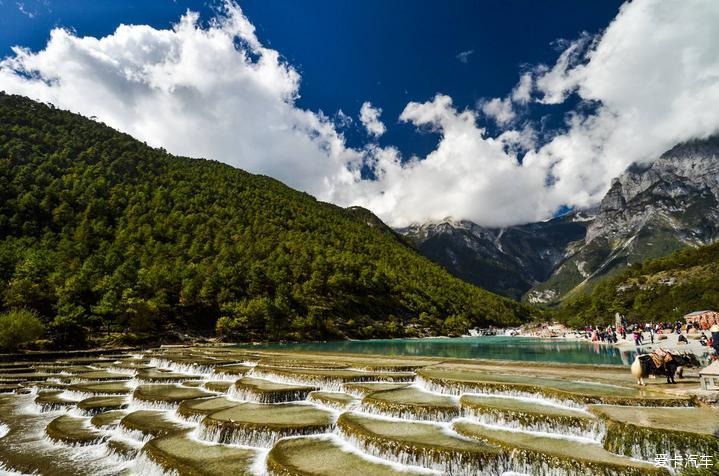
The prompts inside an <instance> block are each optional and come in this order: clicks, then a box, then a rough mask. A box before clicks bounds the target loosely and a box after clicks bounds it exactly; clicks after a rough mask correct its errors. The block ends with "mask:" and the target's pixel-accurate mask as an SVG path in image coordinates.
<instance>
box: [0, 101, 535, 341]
mask: <svg viewBox="0 0 719 476" xmlns="http://www.w3.org/2000/svg"><path fill="white" fill-rule="evenodd" d="M300 159H301V158H298V160H300ZM0 302H1V305H0V310H2V309H9V308H21V307H26V308H30V309H34V310H36V311H37V312H38V313H39V314H40V315H41V316H42V319H43V320H44V321H45V322H46V323H47V324H48V328H49V333H50V337H51V338H53V339H54V341H55V343H56V344H57V345H64V346H72V345H82V343H83V339H84V337H85V336H86V335H93V336H103V335H105V334H108V335H111V334H112V333H118V332H120V333H127V336H128V337H127V338H128V339H132V337H133V335H137V336H140V337H142V336H147V335H162V334H163V333H164V332H168V331H178V332H180V331H186V330H191V331H202V332H209V331H211V330H212V329H213V328H214V327H215V325H216V322H217V321H218V319H219V318H220V317H222V318H223V319H221V320H220V321H219V324H218V329H219V330H220V331H221V332H222V333H223V334H224V335H226V336H227V337H228V338H232V339H243V340H249V339H271V340H276V339H330V338H343V337H354V338H365V337H385V336H404V335H416V334H418V333H420V332H428V333H434V334H437V333H458V332H462V331H463V330H465V329H466V328H467V327H468V326H470V325H487V324H500V323H504V324H509V323H512V324H515V323H519V322H522V321H524V320H526V319H527V318H528V317H529V309H528V308H527V307H526V306H524V305H521V304H518V303H515V302H512V301H510V300H507V299H504V298H500V297H498V296H496V295H493V294H491V293H489V292H486V291H483V290H481V289H479V288H476V287H474V286H472V285H470V284H467V283H464V282H462V281H460V280H459V279H456V278H454V277H452V276H451V275H449V274H448V273H447V272H446V271H445V270H444V269H442V268H441V267H440V266H438V265H435V264H433V263H431V262H429V261H428V260H427V259H425V258H424V257H422V256H421V255H419V254H418V253H417V252H416V251H415V250H414V248H412V247H411V246H408V245H407V243H406V242H405V241H404V239H402V238H399V237H398V236H397V235H396V234H395V233H394V232H393V231H392V230H391V229H389V228H387V227H386V226H385V225H384V224H383V223H382V222H381V221H380V220H379V219H377V218H376V217H375V216H374V215H372V214H371V213H369V212H368V211H366V210H361V209H348V210H345V209H342V208H339V207H336V206H333V205H330V204H326V203H321V202H318V201H317V200H315V199H314V198H313V197H311V196H309V195H307V194H304V193H300V192H297V191H295V190H292V189H290V188H289V187H287V186H285V185H283V184H282V183H280V182H278V181H276V180H273V179H271V178H268V177H263V176H257V175H252V174H249V173H246V172H244V171H242V170H238V169H235V168H232V167H230V166H227V165H224V164H221V163H217V162H212V161H207V160H197V159H188V158H182V157H174V156H171V155H169V154H167V153H165V151H163V150H157V149H152V148H150V147H148V146H146V145H145V144H143V143H141V142H138V141H136V140H134V139H133V138H131V137H130V136H128V135H125V134H121V133H118V132H116V131H114V130H112V129H111V128H109V127H106V126H104V125H102V124H99V123H97V122H94V121H92V120H89V119H86V118H83V117H81V116H78V115H75V114H71V113H68V112H65V111H60V110H57V109H54V108H52V107H48V106H46V105H43V104H39V103H36V102H33V101H31V100H29V99H26V98H22V97H18V96H8V95H4V94H0Z"/></svg>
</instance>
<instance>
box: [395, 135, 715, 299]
mask: <svg viewBox="0 0 719 476" xmlns="http://www.w3.org/2000/svg"><path fill="white" fill-rule="evenodd" d="M718 177H719V136H712V137H709V138H707V139H700V140H692V141H688V142H686V143H683V144H678V145H676V146H674V147H672V148H671V149H670V150H668V151H667V152H665V153H663V154H662V155H661V156H660V157H659V158H657V159H656V160H655V161H653V162H650V163H646V164H632V165H631V166H630V167H628V168H627V170H626V171H625V172H624V173H622V174H621V175H620V176H619V177H617V178H616V179H614V180H613V182H612V185H611V186H610V189H609V191H608V192H607V194H606V195H605V196H604V198H603V199H602V201H601V202H600V204H599V205H597V206H596V207H595V208H593V209H590V210H586V211H577V212H572V213H569V214H567V215H564V216H562V217H558V218H554V219H551V220H547V221H545V222H538V223H530V224H526V225H519V226H514V227H507V228H504V229H492V228H484V227H481V226H480V225H477V224H475V223H472V222H463V224H462V226H461V227H457V226H454V224H456V223H459V222H457V221H452V220H451V219H448V220H444V221H442V222H441V226H435V225H434V224H425V225H419V226H417V225H415V226H413V227H407V228H404V229H400V230H399V231H400V232H401V233H404V234H406V235H407V236H409V237H410V238H412V239H413V241H414V242H415V243H416V245H417V246H418V248H419V249H420V251H422V252H423V253H424V254H425V256H427V257H429V258H430V259H433V260H434V261H436V262H438V263H440V264H442V265H443V266H445V267H446V268H447V269H448V270H450V272H452V273H453V274H455V275H456V276H459V277H461V278H463V279H465V280H468V281H470V282H473V283H475V284H478V285H480V286H484V287H487V288H488V289H491V290H492V291H494V292H497V293H499V294H503V295H505V296H509V297H513V298H515V299H518V298H521V299H524V300H527V301H529V302H531V303H535V304H556V303H558V302H559V301H561V300H562V299H564V298H565V297H566V296H569V295H572V294H574V293H579V292H584V291H586V290H589V289H591V287H592V286H594V285H595V284H596V282H597V281H599V280H600V279H602V278H604V277H605V276H611V275H613V274H615V273H618V272H620V271H621V270H622V269H624V268H625V267H626V266H628V265H630V264H634V263H640V262H642V261H644V260H646V259H652V258H658V257H661V256H666V255H668V254H670V253H671V252H673V251H676V250H678V249H680V248H682V247H684V246H701V245H706V244H710V243H713V242H715V241H716V240H717V239H719V178H718ZM567 222H571V223H573V224H574V225H576V228H575V229H574V230H573V233H571V234H569V235H567V236H565V237H563V239H559V240H552V239H551V237H552V236H553V235H552V232H553V231H554V230H553V227H554V226H557V224H561V223H564V224H566V223H567ZM581 228H584V233H583V232H582V229H581ZM466 229H472V230H474V232H473V235H472V236H474V237H476V239H468V236H467V234H466V233H465V232H464V231H462V230H466ZM508 230H509V231H510V236H511V233H512V231H514V233H519V232H520V231H524V232H526V233H530V234H532V233H534V234H535V235H536V237H537V239H538V242H535V243H534V246H530V247H529V248H525V249H521V250H517V249H512V248H511V247H510V248H508V247H507V246H505V243H504V242H502V240H500V241H496V240H495V241H494V242H493V241H492V240H488V239H483V238H482V237H483V235H491V236H495V237H497V236H499V237H502V236H505V234H506V233H507V231H508ZM565 231H566V230H565ZM510 243H511V240H510ZM507 251H509V252H507ZM451 256H454V257H464V261H463V262H461V261H459V260H456V259H455V260H454V261H453V260H452V259H449V257H451ZM537 261H539V262H541V263H543V264H544V265H545V266H547V267H545V268H544V270H545V274H541V273H539V274H538V273H537V271H536V269H535V268H532V267H530V266H528V265H527V263H533V262H537ZM507 266H509V269H507ZM546 271H549V272H548V273H547V272H546ZM492 276H494V277H499V280H497V279H494V280H493V278H492ZM512 279H515V281H512ZM507 283H511V284H510V285H509V286H507ZM516 283H519V286H515V285H514V284H516Z"/></svg>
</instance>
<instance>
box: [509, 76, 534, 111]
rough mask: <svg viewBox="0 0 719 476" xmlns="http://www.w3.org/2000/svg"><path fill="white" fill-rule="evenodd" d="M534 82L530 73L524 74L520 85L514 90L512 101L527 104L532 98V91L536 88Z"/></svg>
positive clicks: (520, 79)
mask: <svg viewBox="0 0 719 476" xmlns="http://www.w3.org/2000/svg"><path fill="white" fill-rule="evenodd" d="M533 82H534V80H533V79H532V75H531V74H530V73H524V74H523V75H522V76H520V78H519V83H517V85H516V86H515V87H514V89H513V90H512V96H511V97H512V101H514V102H516V103H519V104H526V103H528V102H529V100H530V99H531V98H532V89H533V88H534V84H533Z"/></svg>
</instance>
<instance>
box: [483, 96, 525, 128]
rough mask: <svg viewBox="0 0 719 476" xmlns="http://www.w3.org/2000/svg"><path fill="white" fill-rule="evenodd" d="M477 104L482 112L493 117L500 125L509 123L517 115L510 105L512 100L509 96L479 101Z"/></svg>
mask: <svg viewBox="0 0 719 476" xmlns="http://www.w3.org/2000/svg"><path fill="white" fill-rule="evenodd" d="M478 105H479V106H480V108H481V109H482V112H483V113H484V114H486V115H487V116H489V117H491V118H492V119H494V120H495V122H496V123H497V124H499V125H500V126H505V125H507V124H509V123H510V122H512V121H513V120H514V119H515V118H516V117H517V114H516V113H515V112H514V108H513V107H512V100H511V99H509V98H504V99H500V98H493V99H491V100H489V101H480V102H479V104H478Z"/></svg>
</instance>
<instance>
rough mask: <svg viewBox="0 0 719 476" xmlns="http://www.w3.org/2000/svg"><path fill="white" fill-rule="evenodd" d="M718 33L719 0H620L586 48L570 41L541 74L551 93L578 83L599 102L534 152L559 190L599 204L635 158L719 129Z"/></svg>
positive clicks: (553, 96)
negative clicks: (576, 54) (600, 32)
mask: <svg viewBox="0 0 719 476" xmlns="http://www.w3.org/2000/svg"><path fill="white" fill-rule="evenodd" d="M718 40H719V3H717V2H715V1H712V0H704V1H702V0H693V1H680V0H675V1H666V0H651V1H648V0H644V1H635V2H632V3H627V4H625V5H624V6H622V8H621V10H620V12H619V14H618V16H617V17H616V18H615V20H614V21H613V22H612V23H611V24H610V25H609V27H608V28H607V29H606V31H605V32H604V33H603V35H602V36H601V38H600V39H598V40H597V41H596V42H595V43H594V44H593V46H592V47H591V48H590V49H589V51H588V52H587V53H586V55H584V56H583V57H581V58H577V59H576V60H567V58H569V57H571V56H572V55H573V54H574V51H576V50H577V48H578V47H577V46H576V45H577V42H575V43H573V44H572V45H571V46H569V48H567V50H565V52H564V53H563V54H562V56H561V57H560V60H559V61H558V62H557V65H555V67H554V68H552V69H551V70H550V71H549V72H547V73H545V74H544V75H541V76H540V77H538V78H537V81H536V84H537V87H538V89H540V90H541V91H542V92H543V93H544V98H543V101H545V102H556V101H557V100H559V99H560V98H564V97H566V95H567V94H569V93H570V92H572V91H576V92H577V93H578V94H579V96H580V97H581V98H582V99H584V100H587V101H596V102H597V103H598V108H597V110H596V111H595V112H594V113H593V114H586V115H582V114H578V115H576V116H574V117H572V118H571V120H570V127H569V130H568V132H567V133H566V134H562V135H560V136H558V137H556V138H555V139H554V140H552V141H551V142H550V143H549V144H547V145H546V146H545V147H543V148H542V149H540V150H539V151H537V153H536V154H534V155H533V156H532V157H530V158H529V159H530V161H538V162H541V163H542V164H543V165H544V166H545V167H547V168H548V169H549V170H550V173H551V174H552V175H554V176H555V177H557V179H558V180H557V183H556V185H555V186H554V187H553V189H552V190H551V194H552V195H554V196H557V197H562V198H563V200H564V201H565V202H566V203H568V204H570V205H576V206H580V207H581V206H589V205H592V204H594V203H596V202H598V200H600V199H601V197H602V195H603V194H604V193H605V192H606V190H607V188H608V187H609V184H610V181H611V179H612V178H613V177H615V176H617V175H618V174H620V173H621V172H622V171H623V170H624V169H625V168H626V167H627V166H628V165H629V164H631V163H632V162H635V161H649V160H653V159H655V158H656V157H657V156H659V155H660V154H661V153H662V152H664V151H666V150H667V149H669V148H670V147H672V146H673V145H675V144H676V143H679V142H682V141H685V140H688V139H691V138H703V137H707V136H709V135H711V134H714V133H717V132H719V108H717V107H715V105H716V104H719V49H718V48H717V47H716V45H717V41H718ZM579 41H580V42H581V41H586V40H585V39H584V38H582V39H580V40H579Z"/></svg>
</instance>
